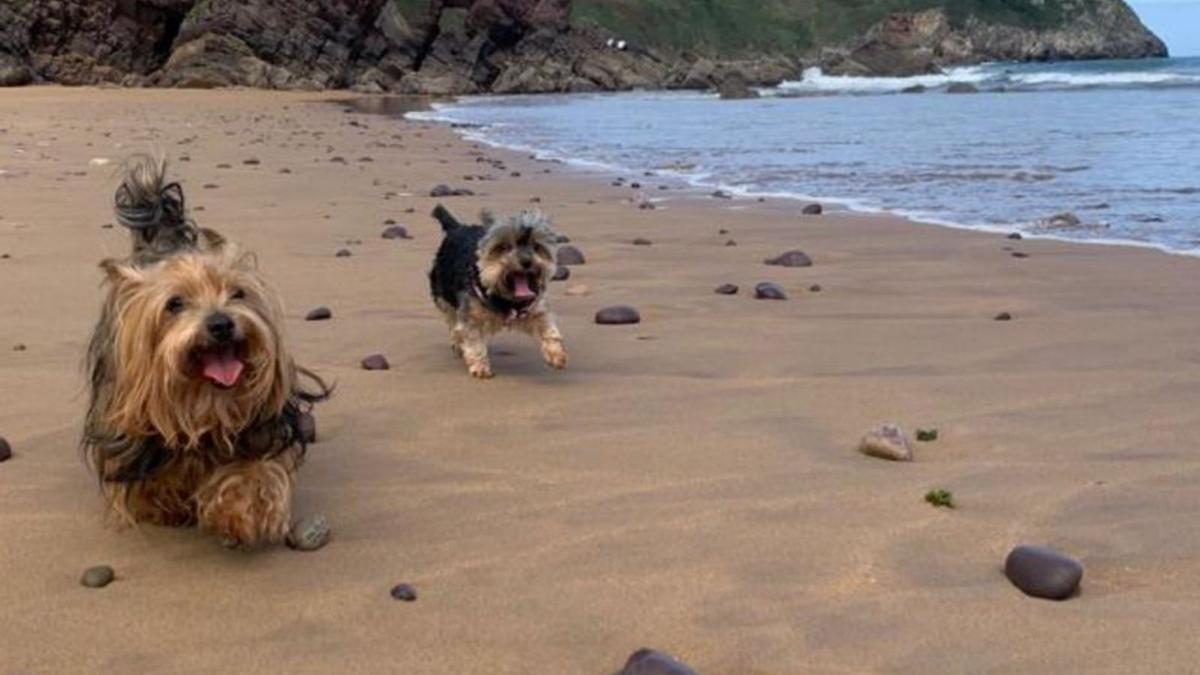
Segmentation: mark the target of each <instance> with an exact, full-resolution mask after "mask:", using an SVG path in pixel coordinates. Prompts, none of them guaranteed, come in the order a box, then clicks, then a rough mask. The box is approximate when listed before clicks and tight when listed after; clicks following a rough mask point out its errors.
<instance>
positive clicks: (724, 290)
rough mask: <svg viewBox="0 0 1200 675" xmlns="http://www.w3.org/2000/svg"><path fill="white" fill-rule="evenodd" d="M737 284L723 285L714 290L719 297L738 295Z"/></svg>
mask: <svg viewBox="0 0 1200 675" xmlns="http://www.w3.org/2000/svg"><path fill="white" fill-rule="evenodd" d="M737 292H738V287H737V284H721V285H720V286H717V287H716V288H714V289H713V293H716V294H717V295H737Z"/></svg>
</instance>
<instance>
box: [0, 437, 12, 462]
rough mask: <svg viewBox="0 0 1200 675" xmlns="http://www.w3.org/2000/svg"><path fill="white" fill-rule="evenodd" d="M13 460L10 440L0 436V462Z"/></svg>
mask: <svg viewBox="0 0 1200 675" xmlns="http://www.w3.org/2000/svg"><path fill="white" fill-rule="evenodd" d="M10 459H12V446H11V445H9V444H8V440H6V439H5V438H4V437H2V436H0V462H7V461H8V460H10Z"/></svg>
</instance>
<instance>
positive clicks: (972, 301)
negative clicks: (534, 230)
mask: <svg viewBox="0 0 1200 675" xmlns="http://www.w3.org/2000/svg"><path fill="white" fill-rule="evenodd" d="M323 98H325V99H327V98H328V97H323V96H321V95H283V94H270V93H261V92H250V91H213V92H186V93H183V92H173V91H119V90H92V89H58V88H36V89H17V90H2V91H0V170H3V171H4V174H3V175H0V253H7V254H9V255H10V256H11V257H10V258H9V259H3V260H0V317H3V319H2V322H0V325H2V326H3V328H2V329H0V384H2V385H3V386H0V435H3V436H5V437H7V438H8V439H9V440H10V441H11V442H12V445H13V447H14V449H15V452H16V455H15V456H14V458H13V459H12V460H11V461H9V462H7V463H4V464H0V539H2V541H3V543H2V545H0V672H4V673H24V672H71V671H75V672H78V671H125V672H214V671H239V672H240V671H245V672H250V671H264V672H268V671H276V672H364V673H376V672H410V673H468V672H479V673H610V672H612V671H613V670H616V669H617V668H618V667H619V666H620V664H621V663H622V662H623V660H624V658H625V657H626V655H628V654H629V653H630V652H631V651H633V650H634V649H636V648H638V647H641V646H652V647H656V648H659V649H663V650H667V651H670V652H672V653H675V654H677V655H678V656H680V657H681V658H683V659H684V660H686V661H688V662H689V663H691V664H692V665H693V666H695V667H696V668H697V669H698V670H699V671H700V672H702V673H706V674H713V673H846V672H866V671H889V672H921V673H925V672H1089V673H1097V672H1110V673H1131V672H1160V673H1161V672H1185V671H1190V670H1193V669H1194V668H1195V667H1196V664H1197V663H1198V662H1200V641H1198V640H1197V638H1196V632H1197V628H1200V609H1197V607H1198V605H1200V490H1198V489H1197V480H1198V479H1200V454H1198V450H1197V438H1200V434H1198V433H1197V429H1200V342H1198V340H1197V336H1198V335H1200V293H1197V283H1198V280H1200V261H1198V260H1195V259H1188V258H1183V257H1172V256H1168V255H1164V254H1160V253H1156V252H1152V251H1144V250H1135V249H1128V248H1115V247H1102V246H1090V245H1071V244H1063V243H1054V242H1045V241H1022V242H1011V241H1008V240H1006V239H1004V238H1003V237H1001V236H998V235H987V234H979V233H969V232H958V231H952V230H947V229H943V228H938V227H933V226H924V225H917V224H911V223H906V222H904V221H900V220H897V219H893V218H887V217H866V216H845V215H842V216H838V215H826V216H821V217H800V216H798V215H797V213H798V207H799V205H797V204H794V203H784V202H778V201H776V202H771V203H767V204H756V203H753V202H750V203H747V202H743V201H734V202H729V201H723V200H714V199H708V198H703V197H700V198H690V199H683V198H680V197H679V196H676V197H675V198H674V200H673V201H670V202H667V203H665V204H663V205H662V206H663V208H660V209H658V210H654V211H643V210H638V209H637V208H636V205H635V204H633V203H631V202H630V201H629V199H630V197H631V196H632V194H633V192H634V191H632V190H630V189H629V188H618V187H612V186H611V185H610V184H609V182H608V181H609V180H611V178H612V176H604V177H597V176H583V175H578V174H571V173H569V172H568V171H567V170H566V169H565V168H564V167H562V166H560V165H554V164H544V163H536V162H532V161H528V160H525V159H524V158H520V157H517V156H514V155H509V154H505V153H501V152H499V151H494V150H490V149H486V148H484V149H480V148H477V147H475V146H472V145H471V144H469V143H467V142H464V141H460V140H458V139H457V138H456V137H455V136H454V135H453V133H452V132H451V131H450V130H448V129H445V128H439V127H435V126H431V125H421V124H409V123H403V122H400V121H396V120H390V119H387V118H384V117H378V116H375V117H372V116H365V115H349V114H346V113H344V112H343V110H342V108H341V107H340V106H336V105H331V104H329V103H327V102H321V99H323ZM353 124H361V125H365V126H354V125H353ZM151 144H157V145H158V146H159V147H161V148H162V149H164V150H166V151H167V152H168V153H169V154H170V155H171V156H173V157H176V158H178V156H179V155H180V154H186V155H189V156H190V158H191V159H190V161H187V162H180V161H176V162H175V164H174V167H175V169H176V170H177V172H178V173H177V175H178V176H179V177H180V178H181V179H182V180H183V182H184V185H185V189H186V192H187V195H188V197H189V204H191V205H192V206H196V207H199V206H203V207H204V210H202V211H198V212H196V213H194V215H195V216H196V217H197V219H198V220H199V221H200V222H201V223H202V224H204V225H207V226H211V227H215V228H218V229H220V230H222V231H223V232H224V233H226V234H227V235H230V236H231V237H232V238H234V239H236V240H240V241H242V242H243V243H244V244H245V245H246V246H248V247H249V248H252V249H254V250H255V251H257V252H258V254H259V256H260V259H261V267H262V269H263V271H264V272H265V274H266V275H267V276H268V277H269V278H270V279H271V280H273V282H274V283H275V284H276V285H277V286H278V287H279V288H280V289H281V291H282V293H283V295H284V297H285V299H286V301H287V303H288V305H289V308H290V309H289V325H288V330H289V332H290V335H291V338H292V340H293V342H294V352H295V353H296V354H297V355H298V357H299V358H300V359H301V360H302V362H303V363H305V364H306V365H308V366H311V367H313V368H315V369H316V370H318V371H319V372H321V373H322V374H324V375H326V376H328V377H329V378H331V379H334V380H336V381H337V383H338V391H337V396H336V398H335V400H333V401H332V402H330V403H329V404H327V405H324V406H322V407H321V408H319V410H318V420H319V427H320V430H319V433H320V437H321V438H320V442H319V443H318V444H317V445H316V446H314V447H313V448H311V450H310V455H309V457H310V460H309V462H308V463H307V464H306V466H305V468H304V469H303V471H302V473H301V476H300V483H299V495H298V502H297V511H298V512H300V513H301V514H303V513H312V512H321V513H324V514H326V515H327V516H328V517H329V519H330V521H331V522H332V524H333V526H334V528H335V533H334V537H335V538H334V541H333V542H332V543H331V544H330V545H329V546H328V547H326V548H325V549H323V550H321V551H319V552H316V553H308V554H301V553H296V552H292V551H289V550H287V549H286V548H282V547H280V548H275V549H269V550H264V551H260V552H256V553H244V552H231V551H227V550H224V549H222V548H221V547H220V546H218V545H217V543H216V542H215V541H214V540H213V539H212V538H210V537H207V536H203V535H201V534H200V533H197V532H195V531H190V530H168V529H157V528H150V527H148V528H143V529H140V530H134V531H126V532H116V531H112V530H108V529H104V528H103V527H102V526H101V519H100V501H99V498H98V495H97V489H96V484H95V481H94V479H93V478H92V477H91V476H90V475H89V474H88V472H87V471H86V470H85V468H84V466H83V464H82V463H81V461H80V456H79V452H78V450H77V448H76V440H77V438H78V436H79V431H80V424H81V413H82V410H83V407H84V402H85V401H84V390H83V376H82V373H81V369H80V361H81V358H82V354H83V349H84V342H85V340H86V338H87V336H88V334H89V331H90V329H91V326H92V322H93V320H94V318H95V316H96V313H97V309H98V303H99V300H100V290H99V288H98V283H99V280H100V273H99V271H98V270H97V269H96V263H97V261H98V260H99V259H100V258H102V257H104V256H108V255H121V254H123V252H124V251H125V250H126V245H127V244H126V233H125V232H123V231H121V229H120V228H119V227H118V228H113V229H103V228H102V227H101V226H102V225H103V224H104V223H109V222H112V217H111V215H110V212H109V203H110V199H111V195H112V191H113V188H114V180H113V169H112V167H111V166H108V167H96V166H89V160H90V159H92V158H99V157H105V158H112V159H114V160H116V159H119V158H120V157H122V156H123V155H125V154H127V153H129V152H132V151H136V150H144V149H146V148H148V147H150V146H151ZM481 153H483V154H486V155H487V156H489V157H493V158H507V161H508V167H509V170H514V169H515V170H519V171H521V172H522V174H523V176H522V177H520V178H512V177H509V176H508V172H507V171H504V172H501V171H496V170H494V169H493V168H492V167H491V166H490V165H488V164H485V163H479V162H477V161H476V157H477V156H478V155H480V154H481ZM334 155H337V156H341V157H344V158H345V159H346V163H336V162H330V161H329V158H330V157H331V156H334ZM364 156H370V157H371V158H372V159H373V161H370V162H367V161H359V160H360V158H362V157H364ZM250 158H255V159H258V160H260V161H261V164H259V165H257V166H249V165H244V164H243V160H246V159H250ZM221 163H227V164H229V165H231V167H232V168H229V169H221V168H218V166H217V165H218V164H221ZM285 167H286V168H289V169H290V170H291V173H290V174H283V173H280V170H281V169H283V168H285ZM544 170H549V171H550V173H549V174H543V171H544ZM466 174H493V175H495V176H496V178H497V179H496V180H495V181H488V182H479V181H472V182H465V181H464V180H463V179H462V176H464V175H466ZM635 178H636V179H638V180H645V181H647V184H648V185H655V183H654V182H653V179H643V178H640V177H635ZM207 183H211V184H216V185H218V186H219V187H217V188H215V189H204V188H202V186H203V185H204V184H207ZM437 183H447V184H450V185H451V186H454V187H469V188H471V189H474V190H475V191H477V192H479V193H481V194H480V195H479V196H477V197H460V198H453V199H450V200H447V204H448V205H449V206H450V207H451V208H452V210H454V211H455V212H457V213H460V214H463V215H469V214H471V213H472V212H474V211H475V210H477V209H478V208H480V207H482V206H491V207H494V208H496V209H497V210H500V211H509V210H513V209H517V208H520V207H525V206H527V205H528V204H529V200H530V198H531V197H534V196H538V197H541V200H542V204H541V205H542V206H543V207H545V208H546V209H547V210H549V211H550V212H552V213H553V215H554V216H555V217H556V219H557V221H558V223H559V227H560V229H561V230H563V231H564V232H566V233H569V235H570V236H571V237H572V239H573V241H574V242H575V243H576V244H577V245H579V246H580V247H581V248H582V249H583V250H584V251H585V253H586V254H587V256H588V263H587V264H586V265H584V266H581V267H577V268H575V269H574V270H573V273H574V274H573V277H572V280H571V282H569V283H583V284H586V285H587V286H589V287H590V289H591V293H590V294H589V295H586V296H580V297H567V296H566V295H565V286H566V285H565V284H556V285H555V287H554V290H553V293H552V302H553V305H554V307H555V308H556V310H557V311H558V313H559V315H560V318H561V324H562V326H563V330H564V332H565V334H566V336H567V345H568V348H569V350H570V354H571V364H570V367H569V369H568V370H567V371H565V372H563V373H554V372H551V371H548V370H547V369H545V368H544V367H543V366H542V364H541V362H540V359H539V356H538V352H537V349H536V346H535V345H534V344H533V343H532V342H530V341H529V340H528V339H526V338H524V337H522V336H509V337H505V338H502V339H500V340H498V341H497V343H496V344H495V346H494V363H495V366H496V370H497V373H498V375H497V378H496V379H495V380H494V381H490V382H477V381H473V380H472V379H471V378H469V377H468V376H467V375H466V373H465V370H464V368H463V367H462V364H461V363H460V362H458V361H457V360H456V359H455V358H453V357H452V355H451V353H450V350H449V349H448V348H447V338H446V335H445V328H444V325H443V323H442V321H441V320H440V318H439V316H438V315H437V313H436V311H435V310H434V308H433V306H432V305H431V303H430V302H429V299H428V295H427V287H426V278H425V273H426V270H427V267H428V263H429V260H430V257H431V255H432V253H433V251H434V249H435V247H436V245H437V243H438V239H439V231H438V229H437V226H436V224H435V223H434V222H433V221H432V220H431V219H430V218H429V217H428V216H427V214H428V212H429V211H430V209H431V207H432V206H433V205H434V200H432V199H430V198H428V197H427V196H426V195H427V194H428V191H429V189H430V187H432V186H433V185H435V184H437ZM389 192H394V193H397V196H394V197H392V198H390V199H388V198H387V197H386V196H385V195H386V193H389ZM673 194H675V193H671V192H668V193H665V195H666V196H671V195H673ZM409 195H411V196H409ZM651 196H654V197H660V196H664V193H659V192H657V191H655V192H653V193H652V195H651ZM409 209H414V211H413V212H411V213H409V212H407V211H408V210H409ZM387 218H394V219H396V220H398V221H399V222H400V223H401V224H403V225H406V226H407V227H409V229H410V231H411V232H412V233H413V234H414V236H415V239H413V240H411V241H388V240H383V239H380V238H379V234H380V232H381V230H382V228H383V221H384V220H385V219H387ZM722 227H724V228H728V229H729V230H730V234H729V235H727V236H722V235H718V234H717V231H718V229H719V228H722ZM635 237H645V238H648V239H651V240H652V241H653V242H654V244H653V245H652V246H632V245H630V242H631V240H632V239H633V238H635ZM731 237H732V238H733V239H736V240H737V242H738V244H739V245H738V246H736V247H726V246H725V245H724V242H725V240H726V239H728V238H731ZM347 240H361V242H362V243H361V244H351V245H349V246H348V248H350V249H351V250H352V251H353V256H352V257H350V258H335V257H334V252H335V251H336V250H337V249H339V248H342V247H344V246H347V244H346V242H347ZM1006 246H1014V247H1015V248H1016V249H1017V250H1019V251H1023V252H1027V253H1028V254H1029V255H1030V257H1028V258H1025V259H1017V258H1013V257H1012V256H1011V255H1010V252H1009V251H1006V250H1005V247H1006ZM797 247H799V248H803V249H804V250H805V251H807V252H808V253H809V254H811V255H812V257H813V258H814V259H815V261H816V265H815V266H814V267H812V268H809V269H781V268H775V267H767V266H765V265H763V264H761V261H762V260H763V258H765V257H767V256H769V255H773V254H776V253H779V252H781V251H783V250H786V249H790V248H797ZM759 281H775V282H778V283H779V284H781V285H783V286H784V287H785V288H786V289H787V290H788V292H789V293H790V294H791V300H789V301H787V302H764V301H756V300H753V299H751V298H750V297H749V291H750V289H751V288H752V287H753V285H754V284H755V283H756V282H759ZM723 282H733V283H737V284H739V285H741V286H742V293H741V294H740V295H738V296H734V297H726V296H719V295H715V294H714V293H713V292H712V289H713V287H715V286H717V285H718V284H720V283H723ZM814 283H819V284H821V286H823V288H824V290H823V291H822V292H820V293H811V292H809V291H808V290H807V289H808V287H809V286H810V285H812V284H814ZM609 304H632V305H635V306H636V307H638V308H639V309H640V310H641V313H642V317H643V322H642V324H640V325H638V326H628V327H613V326H597V325H594V324H593V322H592V316H593V314H594V312H595V311H596V310H597V309H598V308H599V307H602V306H604V305H609ZM316 305H328V306H330V307H331V308H332V309H333V312H334V318H333V320H332V321H329V322H323V323H305V322H303V321H302V320H301V318H302V317H303V315H304V313H305V312H306V311H307V310H308V309H310V308H311V307H313V306H316ZM1003 311H1008V312H1011V313H1012V314H1013V315H1014V316H1015V320H1013V321H1011V322H1006V323H1002V322H996V321H993V316H994V315H996V314H997V313H999V312H1003ZM17 344H24V345H27V349H26V350H25V351H14V346H15V345H17ZM372 352H382V353H385V354H386V355H387V356H388V358H389V359H390V360H391V363H392V369H391V370H390V371H387V372H365V371H363V370H361V369H359V367H358V362H359V359H360V358H361V357H362V356H364V355H366V354H369V353H372ZM886 421H896V422H899V423H901V424H902V425H904V426H905V427H906V428H908V429H909V431H910V432H912V431H914V430H915V427H917V426H936V427H938V428H939V429H940V430H941V440H939V441H938V442H936V443H932V444H918V447H917V448H916V455H917V461H916V462H915V463H912V464H895V463H889V462H884V461H880V460H875V459H870V458H866V457H864V456H861V455H859V454H858V453H856V452H855V446H856V444H857V441H858V439H859V437H860V436H861V435H862V433H863V432H864V431H866V430H867V429H868V428H870V427H873V426H875V425H877V424H879V423H882V422H886ZM935 486H941V487H946V488H948V489H951V490H953V491H954V493H955V496H956V498H957V501H958V502H959V505H960V506H959V509H958V510H956V511H947V510H944V509H934V508H933V507H931V506H930V505H928V504H926V503H925V502H924V501H923V500H922V496H923V495H924V493H925V492H926V490H928V489H929V488H931V487H935ZM1018 543H1042V544H1049V545H1052V546H1055V547H1057V548H1059V549H1060V550H1062V551H1064V552H1067V553H1070V554H1072V555H1074V556H1076V557H1077V558H1079V559H1080V560H1082V561H1083V563H1084V564H1085V566H1086V569H1087V572H1086V575H1085V577H1084V582H1083V588H1082V592H1081V594H1080V595H1079V596H1078V597H1076V598H1074V599H1071V600H1069V601H1067V602H1063V603H1053V602H1047V601H1040V600H1034V599H1031V598H1028V597H1025V596H1023V595H1022V594H1021V593H1020V592H1018V591H1017V590H1016V589H1015V588H1014V587H1013V586H1012V585H1011V584H1009V583H1008V581H1007V580H1006V579H1005V578H1004V576H1003V575H1002V573H1001V566H1002V561H1003V559H1004V556H1005V554H1006V553H1007V552H1008V550H1009V549H1010V548H1011V547H1012V546H1013V545H1015V544H1018ZM100 563H107V564H110V565H112V566H113V567H115V568H116V570H117V574H118V577H119V578H118V580H117V581H116V582H115V583H114V584H113V585H111V586H109V587H108V588H106V589H103V590H99V591H97V590H90V589H85V588H82V587H81V586H80V585H79V582H78V579H79V576H80V574H81V573H82V571H83V570H84V568H86V567H88V566H90V565H94V564H100ZM402 581H403V582H409V583H412V584H413V585H415V586H416V587H417V589H418V591H419V592H420V599H419V600H418V601H417V602H415V603H400V602H396V601H394V600H392V599H391V598H390V597H389V595H388V591H389V588H390V587H391V586H392V585H393V584H396V583H398V582H402Z"/></svg>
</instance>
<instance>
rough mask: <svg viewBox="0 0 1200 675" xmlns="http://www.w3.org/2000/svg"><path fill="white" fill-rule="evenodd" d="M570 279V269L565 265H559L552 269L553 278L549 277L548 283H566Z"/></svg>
mask: <svg viewBox="0 0 1200 675" xmlns="http://www.w3.org/2000/svg"><path fill="white" fill-rule="evenodd" d="M570 278H571V268H570V267H567V266H566V265H559V266H558V267H556V268H554V276H552V277H550V281H566V280H567V279H570Z"/></svg>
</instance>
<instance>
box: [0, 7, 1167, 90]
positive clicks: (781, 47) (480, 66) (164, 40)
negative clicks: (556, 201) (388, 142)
mask: <svg viewBox="0 0 1200 675" xmlns="http://www.w3.org/2000/svg"><path fill="white" fill-rule="evenodd" d="M889 2H890V3H904V4H905V6H906V7H907V6H908V5H910V4H911V0H872V1H871V2H867V3H866V4H863V3H860V2H854V3H851V2H848V1H846V2H824V3H819V2H816V1H815V0H778V1H777V2H773V3H742V2H739V1H737V0H705V1H704V2H697V0H644V1H643V0H575V3H574V4H573V2H572V0H0V85H20V84H26V83H30V82H58V83H62V84H96V83H105V82H107V83H115V84H121V85H126V86H163V87H220V86H233V85H242V86H251V87H264V88H277V89H332V88H338V89H355V90H359V91H369V92H397V93H432V94H459V93H478V92H489V91H490V92H503V93H508V92H549V91H595V90H617V89H630V88H639V87H642V88H664V87H687V88H703V87H713V86H715V85H716V84H718V83H719V82H721V81H722V80H724V79H726V78H729V77H736V78H738V79H741V80H745V81H746V82H749V83H750V84H760V85H761V84H773V83H777V82H779V81H780V80H782V79H785V78H787V77H791V76H794V75H796V74H797V73H798V72H799V70H800V66H801V63H802V62H803V63H807V64H811V63H814V62H820V63H822V64H823V65H825V66H826V67H827V68H829V69H830V70H832V71H835V72H842V73H851V74H868V73H890V74H904V73H909V72H928V71H930V70H933V69H936V68H938V67H940V66H942V65H946V64H951V63H963V62H974V61H982V60H995V59H1016V60H1029V59H1058V58H1098V57H1138V56H1157V55H1165V53H1166V50H1165V47H1164V46H1163V45H1162V43H1161V42H1160V41H1159V40H1158V39H1157V38H1156V37H1154V36H1153V35H1152V34H1151V33H1150V32H1149V31H1147V30H1146V29H1145V27H1144V26H1142V24H1141V23H1140V21H1138V19H1137V17H1136V15H1134V13H1133V12H1132V11H1131V10H1130V9H1129V8H1128V7H1127V6H1126V5H1125V4H1124V3H1123V2H1122V1H1121V0H952V1H950V2H949V3H948V4H947V3H945V2H944V3H942V4H941V5H937V6H933V7H930V8H928V9H925V10H923V11H916V12H914V11H905V12H894V11H891V10H892V6H891V5H889V4H888V3H889ZM995 2H1000V5H999V6H1000V7H1001V9H1002V10H1003V11H998V10H997V9H996V8H995V7H993V6H992V5H989V4H986V3H995ZM981 3H983V4H981ZM864 8H866V9H864ZM1013 8H1017V9H1018V10H1021V11H1015V10H1014V9H1013Z"/></svg>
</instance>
